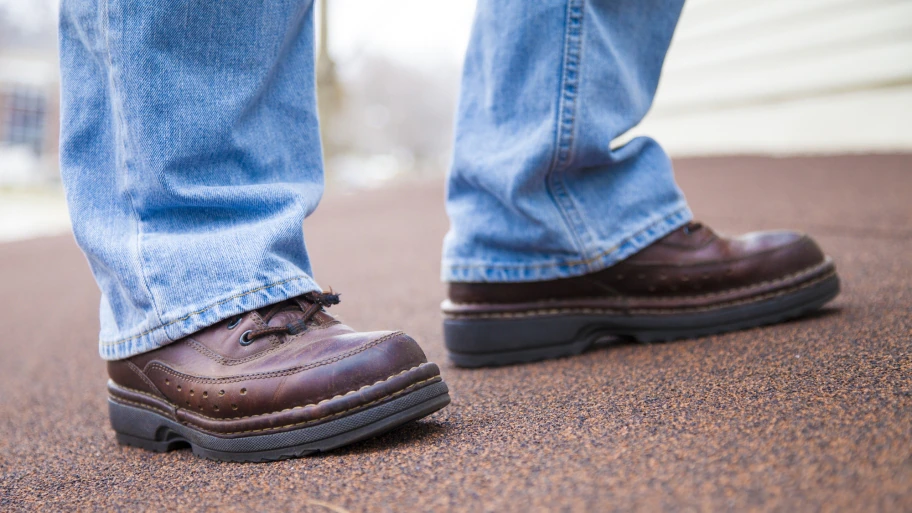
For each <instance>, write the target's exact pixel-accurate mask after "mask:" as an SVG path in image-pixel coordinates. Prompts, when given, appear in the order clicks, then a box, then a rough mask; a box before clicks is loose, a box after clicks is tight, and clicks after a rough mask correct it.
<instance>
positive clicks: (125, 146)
mask: <svg viewBox="0 0 912 513" xmlns="http://www.w3.org/2000/svg"><path fill="white" fill-rule="evenodd" d="M103 6H104V7H103V8H104V16H102V17H101V20H102V21H103V22H104V26H103V27H102V29H103V34H104V43H105V53H106V55H105V57H106V59H107V65H108V73H109V75H108V76H109V79H110V83H111V100H112V103H113V105H112V106H111V110H112V111H113V112H115V113H116V116H115V118H116V120H117V124H118V127H119V130H118V131H119V133H120V137H121V144H122V150H123V152H124V157H123V166H124V169H125V170H127V171H129V170H130V168H131V166H130V164H129V161H130V158H129V157H130V155H131V154H132V153H131V152H130V149H131V148H130V146H131V145H130V142H129V136H128V130H127V120H126V118H125V114H124V111H123V101H122V100H121V98H120V93H119V91H120V85H119V83H118V80H117V73H116V69H115V67H114V56H113V54H112V52H111V30H110V28H111V27H110V25H111V21H110V18H111V9H110V0H104V2H103ZM126 176H127V179H129V177H130V173H129V172H128V173H127V174H126ZM124 190H125V191H126V193H127V197H128V198H129V199H130V211H131V212H132V213H133V220H134V222H135V225H136V234H135V236H136V260H137V263H138V268H139V276H140V278H141V279H142V283H143V286H144V287H145V289H146V294H147V295H148V296H149V302H150V303H152V310H153V311H154V313H155V317H156V318H158V322H159V323H163V322H164V321H163V320H162V316H161V309H160V308H159V307H158V302H157V301H156V300H155V295H154V294H152V288H151V287H150V286H149V278H148V276H146V270H145V265H144V262H143V251H142V221H141V219H140V217H139V212H138V211H137V210H136V201H135V200H134V198H133V192H132V191H131V187H130V186H127V187H125V188H124ZM140 336H141V335H140ZM165 336H166V337H168V340H172V339H171V337H170V336H169V335H168V333H167V332H165ZM127 340H132V339H129V338H128V339H124V340H123V341H127Z"/></svg>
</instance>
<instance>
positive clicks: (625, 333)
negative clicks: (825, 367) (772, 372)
mask: <svg viewBox="0 0 912 513" xmlns="http://www.w3.org/2000/svg"><path fill="white" fill-rule="evenodd" d="M838 293H839V278H838V277H837V276H836V269H835V267H834V266H833V261H832V260H831V259H830V258H829V257H827V256H825V255H824V254H823V252H822V251H821V250H820V247H818V246H817V244H816V243H815V242H814V241H813V240H812V239H811V238H810V237H808V236H806V235H803V234H800V233H795V232H787V231H777V232H758V233H750V234H747V235H743V236H740V237H736V238H724V237H720V236H719V235H717V234H716V233H714V232H713V231H712V230H710V229H709V228H707V227H705V226H703V225H701V224H699V223H690V224H688V225H687V226H684V227H682V228H680V229H678V230H676V231H674V232H672V233H671V234H669V235H667V236H666V237H664V238H662V239H661V240H659V241H657V242H655V243H654V244H652V245H650V246H649V247H647V248H645V249H643V250H641V251H640V252H639V253H636V254H635V255H633V256H631V257H629V258H627V259H626V260H623V261H622V262H620V263H618V264H616V265H614V266H611V267H609V268H607V269H604V270H601V271H598V272H594V273H591V274H587V275H584V276H579V277H574V278H566V279H559V280H551V281H540V282H523V283H451V284H450V286H449V296H450V298H449V300H447V301H444V302H443V305H442V308H443V312H444V314H445V320H444V337H445V340H446V346H447V349H448V350H449V352H450V358H452V360H453V362H454V363H456V364H457V365H460V366H464V367H477V366H484V365H502V364H508V363H516V362H524V361H532V360H540V359H544V358H553V357H558V356H565V355H571V354H578V353H580V352H582V351H583V350H585V349H586V348H588V347H590V346H591V345H592V344H593V343H595V342H596V341H598V340H599V339H604V338H606V337H609V336H621V337H627V338H632V339H635V340H639V341H643V342H652V341H666V340H672V339H677V338H686V337H695V336H700V335H707V334H711V333H721V332H725V331H731V330H738V329H743V328H749V327H752V326H760V325H763V324H770V323H775V322H780V321H783V320H785V319H789V318H792V317H797V316H799V315H802V314H805V313H807V312H810V311H813V310H816V309H818V308H820V307H821V306H823V305H824V304H825V303H826V302H828V301H830V300H831V299H833V298H834V297H836V295H837V294H838Z"/></svg>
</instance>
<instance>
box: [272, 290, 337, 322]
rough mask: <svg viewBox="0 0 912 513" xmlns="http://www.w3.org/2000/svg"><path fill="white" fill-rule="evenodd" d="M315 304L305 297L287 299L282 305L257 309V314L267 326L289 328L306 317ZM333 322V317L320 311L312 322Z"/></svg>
mask: <svg viewBox="0 0 912 513" xmlns="http://www.w3.org/2000/svg"><path fill="white" fill-rule="evenodd" d="M312 304H313V303H312V302H311V301H308V300H307V298H305V297H297V298H293V299H287V300H285V301H282V302H281V303H276V304H274V305H269V306H264V307H263V308H259V309H257V313H258V314H259V315H260V317H261V318H262V319H263V322H265V323H266V325H267V326H287V325H289V324H291V323H293V322H295V321H298V320H300V319H302V318H303V317H304V311H305V310H306V309H307V308H308V307H309V306H310V305H312ZM329 320H332V316H331V315H329V314H328V313H326V312H323V311H320V312H317V313H316V314H314V316H313V317H312V318H311V321H314V322H317V323H318V324H322V323H324V322H326V321H329Z"/></svg>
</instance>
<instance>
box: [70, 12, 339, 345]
mask: <svg viewBox="0 0 912 513" xmlns="http://www.w3.org/2000/svg"><path fill="white" fill-rule="evenodd" d="M61 11H62V12H61V24H60V46H61V48H60V50H61V52H60V58H61V72H62V95H61V96H62V102H61V172H62V177H63V183H64V186H65V188H66V192H67V197H68V201H69V206H70V211H71V214H72V219H73V231H74V233H75V235H76V239H77V241H78V242H79V245H80V247H81V248H82V249H83V250H84V251H85V253H86V255H87V257H88V260H89V263H90V265H91V267H92V271H93V273H94V274H95V277H96V279H97V281H98V284H99V287H100V288H101V291H102V300H101V355H102V356H103V357H104V358H106V359H120V358H126V357H129V356H133V355H135V354H138V353H142V352H145V351H149V350H152V349H155V348H157V347H159V346H161V345H163V344H167V343H169V342H171V341H173V340H177V339H179V338H181V337H183V336H185V335H188V334H190V333H193V332H195V331H197V330H199V329H201V328H203V327H205V326H209V325H211V324H214V323H216V322H218V321H220V320H222V319H226V318H229V317H231V316H234V315H237V314H240V313H243V312H246V311H249V310H252V309H254V308H258V307H261V306H264V305H267V304H271V303H275V302H278V301H281V300H283V299H286V298H289V297H293V296H297V295H299V294H303V293H305V292H309V291H313V290H318V288H319V287H318V286H317V284H316V283H315V282H314V280H313V279H312V278H311V276H312V273H311V269H310V261H309V260H308V258H307V252H306V250H305V247H304V235H303V231H302V228H301V223H302V221H303V219H304V217H305V216H307V215H308V214H309V213H310V212H311V211H313V209H314V208H315V207H316V206H317V203H318V202H319V200H320V196H321V194H322V191H323V175H322V173H323V171H322V157H321V152H320V139H319V132H318V126H317V114H316V112H317V110H316V100H315V85H314V71H313V69H314V68H313V52H314V48H313V20H312V14H311V2H310V1H309V0H285V1H275V2H244V1H233V0H232V1H227V2H222V1H219V2H203V1H182V2H153V3H142V2H133V1H122V0H109V1H105V0H97V1H89V0H65V1H64V2H62V5H61Z"/></svg>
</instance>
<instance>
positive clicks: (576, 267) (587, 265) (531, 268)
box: [441, 204, 693, 283]
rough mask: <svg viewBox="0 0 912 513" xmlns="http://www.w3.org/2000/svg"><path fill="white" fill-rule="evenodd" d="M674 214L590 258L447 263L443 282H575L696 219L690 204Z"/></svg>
mask: <svg viewBox="0 0 912 513" xmlns="http://www.w3.org/2000/svg"><path fill="white" fill-rule="evenodd" d="M670 210H671V212H667V211H666V212H663V213H660V214H658V215H657V216H656V217H658V219H656V217H652V218H650V219H649V220H647V221H646V222H644V223H642V224H641V225H640V226H639V227H637V228H636V229H634V230H631V232H630V233H629V234H627V235H625V236H623V237H622V238H621V242H619V243H617V244H614V245H610V246H607V245H606V246H605V247H602V248H597V249H596V250H595V251H592V252H590V255H593V256H590V257H588V258H577V259H572V260H571V259H565V260H538V261H536V260H526V261H523V262H515V263H513V262H504V263H500V262H498V263H492V262H479V261H476V260H469V261H467V260H460V259H446V260H444V262H443V269H442V273H441V278H442V279H443V281H445V282H475V283H478V282H482V283H485V282H487V283H497V282H523V281H544V280H556V279H561V278H572V277H574V276H581V275H584V274H588V273H593V272H597V271H601V270H602V269H605V268H608V267H611V266H612V265H614V264H616V263H618V262H620V261H621V260H624V259H625V258H627V257H629V256H631V255H633V254H634V253H636V252H638V251H640V250H641V249H643V248H645V247H647V246H649V245H650V244H652V243H653V242H655V241H657V240H659V239H661V238H662V237H664V236H666V235H668V234H669V233H671V232H672V231H674V230H677V229H678V228H680V227H681V226H683V225H685V224H686V223H688V222H689V221H691V220H692V219H693V214H692V213H691V211H690V208H688V207H687V205H686V204H676V205H675V206H674V207H672V208H671V209H670Z"/></svg>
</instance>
